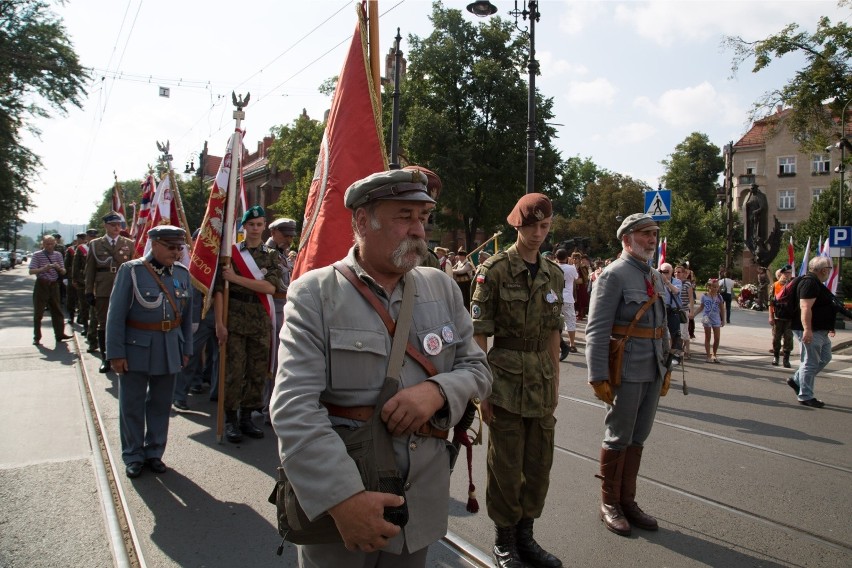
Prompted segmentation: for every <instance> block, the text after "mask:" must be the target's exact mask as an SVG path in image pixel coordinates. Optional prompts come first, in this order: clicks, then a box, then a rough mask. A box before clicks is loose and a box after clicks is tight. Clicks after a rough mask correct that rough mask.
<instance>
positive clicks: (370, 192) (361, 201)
mask: <svg viewBox="0 0 852 568" xmlns="http://www.w3.org/2000/svg"><path fill="white" fill-rule="evenodd" d="M427 182H428V179H427V178H426V174H424V173H423V172H421V171H420V170H416V169H415V170H390V171H387V172H377V173H375V174H371V175H369V176H367V177H365V178H364V179H360V180H358V181H356V182H355V183H353V184H352V185H350V186H349V189H347V190H346V193H345V194H344V196H343V203H344V204H345V205H346V207H347V208H348V209H351V210H352V211H354V210H356V209H358V208H359V207H362V206H364V205H366V204H367V203H369V202H371V201H376V200H379V199H393V200H397V201H424V202H426V203H435V200H434V199H432V197H431V196H430V195H429V193H428V192H427V189H426V184H427Z"/></svg>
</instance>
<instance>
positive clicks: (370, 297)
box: [334, 260, 438, 377]
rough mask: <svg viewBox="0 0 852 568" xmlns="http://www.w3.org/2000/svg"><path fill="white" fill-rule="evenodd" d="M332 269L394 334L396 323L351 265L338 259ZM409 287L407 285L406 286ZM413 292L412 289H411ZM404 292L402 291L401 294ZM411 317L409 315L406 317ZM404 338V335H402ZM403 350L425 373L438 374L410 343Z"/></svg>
mask: <svg viewBox="0 0 852 568" xmlns="http://www.w3.org/2000/svg"><path fill="white" fill-rule="evenodd" d="M334 269H335V270H337V271H338V272H340V274H342V275H343V276H344V278H346V279H347V280H348V281H349V283H350V284H352V285H353V286H354V287H355V289H356V290H358V292H359V293H360V294H361V295H362V296H363V297H364V299H365V300H367V302H368V303H369V304H370V305H371V306H372V307H373V309H374V310H376V313H378V314H379V317H380V318H382V322H383V323H384V324H385V327H386V328H387V329H388V333H390V334H391V336H394V334H395V331H396V323H394V321H393V319H392V318H391V316H390V314H389V313H388V311H387V310H386V309H385V307H384V306H383V305H382V304H381V302H379V299H378V298H376V295H375V294H373V292H372V291H370V289H369V288H368V287H367V285H366V284H365V283H364V282H363V281H361V279H360V278H358V276H357V275H356V274H355V272H354V271H353V270H352V268H351V267H349V266H348V265H346V263H344V262H342V261H340V260H338V261H337V262H335V263H334ZM406 288H409V286H406ZM412 293H413V290H412ZM404 294H405V292H403V295H404ZM408 319H409V320H410V319H411V318H410V317H409V318H408ZM407 335H408V333H407V332H406V334H405V336H406V337H407ZM403 339H405V337H403ZM405 352H406V353H407V354H408V355H409V356H410V357H411V358H412V359H414V360H415V361H417V363H418V364H419V365H420V366H421V367H423V369H424V370H425V371H426V374H427V375H429V376H430V377H432V376H434V375H437V374H438V369H437V368H435V365H433V364H432V363H431V361H429V360H428V359H427V358H426V357H425V356H424V355H423V354H422V353H420V351H418V350H417V348H416V347H414V346H413V345H412V344H411V343H409V342H407V343H406V345H405Z"/></svg>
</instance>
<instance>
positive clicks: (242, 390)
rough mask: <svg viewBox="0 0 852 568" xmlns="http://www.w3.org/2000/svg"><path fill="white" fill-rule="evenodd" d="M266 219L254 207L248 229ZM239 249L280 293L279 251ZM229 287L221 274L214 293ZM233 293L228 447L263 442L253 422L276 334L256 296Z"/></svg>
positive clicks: (237, 289)
mask: <svg viewBox="0 0 852 568" xmlns="http://www.w3.org/2000/svg"><path fill="white" fill-rule="evenodd" d="M264 215H265V213H264V211H263V208H262V207H260V206H258V205H255V206H254V207H250V208H249V209H248V210H247V211H246V212H245V213H244V214H243V217H242V222H243V224H245V223H246V221H248V220H250V219H256V218H258V217H263V216H264ZM237 249H238V250H239V252H240V253H242V252H243V251H248V253H249V255H250V256H251V258H252V259H253V260H254V263H255V264H256V265H257V268H258V269H259V270H260V272H261V274H263V279H264V280H266V281H267V282H270V283H272V284H274V285H275V288H276V290H277V289H279V287H280V285H281V268H280V267H279V265H278V258H279V254H278V251H276V250H275V249H273V248H270V247H268V246H266V245H265V244H263V243H261V244H260V245H258V246H257V247H256V248H248V247H247V246H246V241H243V242H241V243H239V244H238V245H237ZM232 267H233V269H234V271H235V272H236V273H237V274H239V275H240V276H244V277H246V278H252V275H251V274H240V272H239V270H238V269H237V266H236V265H235V264H232ZM224 284H225V281H224V279H223V278H222V276H221V274H220V275H219V276H217V278H216V283H215V285H214V288H213V291H214V293H219V294H221V293H224V289H225V288H224ZM229 289H230V292H229V295H228V343H227V350H228V351H227V363H226V364H227V367H226V371H225V373H226V374H225V422H226V431H225V437H226V438H227V440H228V441H229V442H239V441H240V440H241V439H242V436H241V434H246V435H247V436H250V437H252V438H262V437H263V430H261V429H259V428H258V427H257V426H255V425H254V423H252V421H251V413H252V411H254V410H260V409H261V408H262V407H263V387H264V385H265V384H266V380H267V378H268V377H269V376H270V370H269V369H270V359H269V358H270V355H271V352H270V346H271V340H272V333H273V330H272V321H271V320H270V317H269V314H267V312H266V309H265V308H264V306H263V303H262V300H261V298H260V295H259V294H258V293H257V292H254V291H252V290H249V289H248V288H246V287H244V286H240V285H239V284H236V283H234V282H231V283H230V284H229ZM238 411H239V423H238V417H237V413H238Z"/></svg>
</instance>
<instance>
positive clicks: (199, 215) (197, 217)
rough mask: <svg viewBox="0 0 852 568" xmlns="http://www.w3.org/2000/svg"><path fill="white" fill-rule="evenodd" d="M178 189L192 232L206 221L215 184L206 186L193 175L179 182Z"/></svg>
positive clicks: (199, 177) (199, 178)
mask: <svg viewBox="0 0 852 568" xmlns="http://www.w3.org/2000/svg"><path fill="white" fill-rule="evenodd" d="M178 187H179V188H180V196H181V201H182V203H183V211H184V213H185V214H186V222H187V223H188V224H189V229H188V230H189V231H190V232H192V231H194V230H195V229H197V228H199V227H200V226H201V223H202V221H204V213H205V212H206V211H207V201H208V200H209V199H210V190H211V189H212V188H213V184H212V183H210V184H206V183H204V181H203V180H202V179H201V176H197V175H193V176H188V177H187V178H186V179H185V180H183V181H178ZM140 199H141V198H140ZM137 203H138V202H137ZM128 215H130V213H128Z"/></svg>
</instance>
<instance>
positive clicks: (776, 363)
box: [772, 351, 778, 367]
mask: <svg viewBox="0 0 852 568" xmlns="http://www.w3.org/2000/svg"><path fill="white" fill-rule="evenodd" d="M772 366H773V367H777V366H778V352H777V351H776V352H775V354H774V355H773V356H772Z"/></svg>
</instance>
